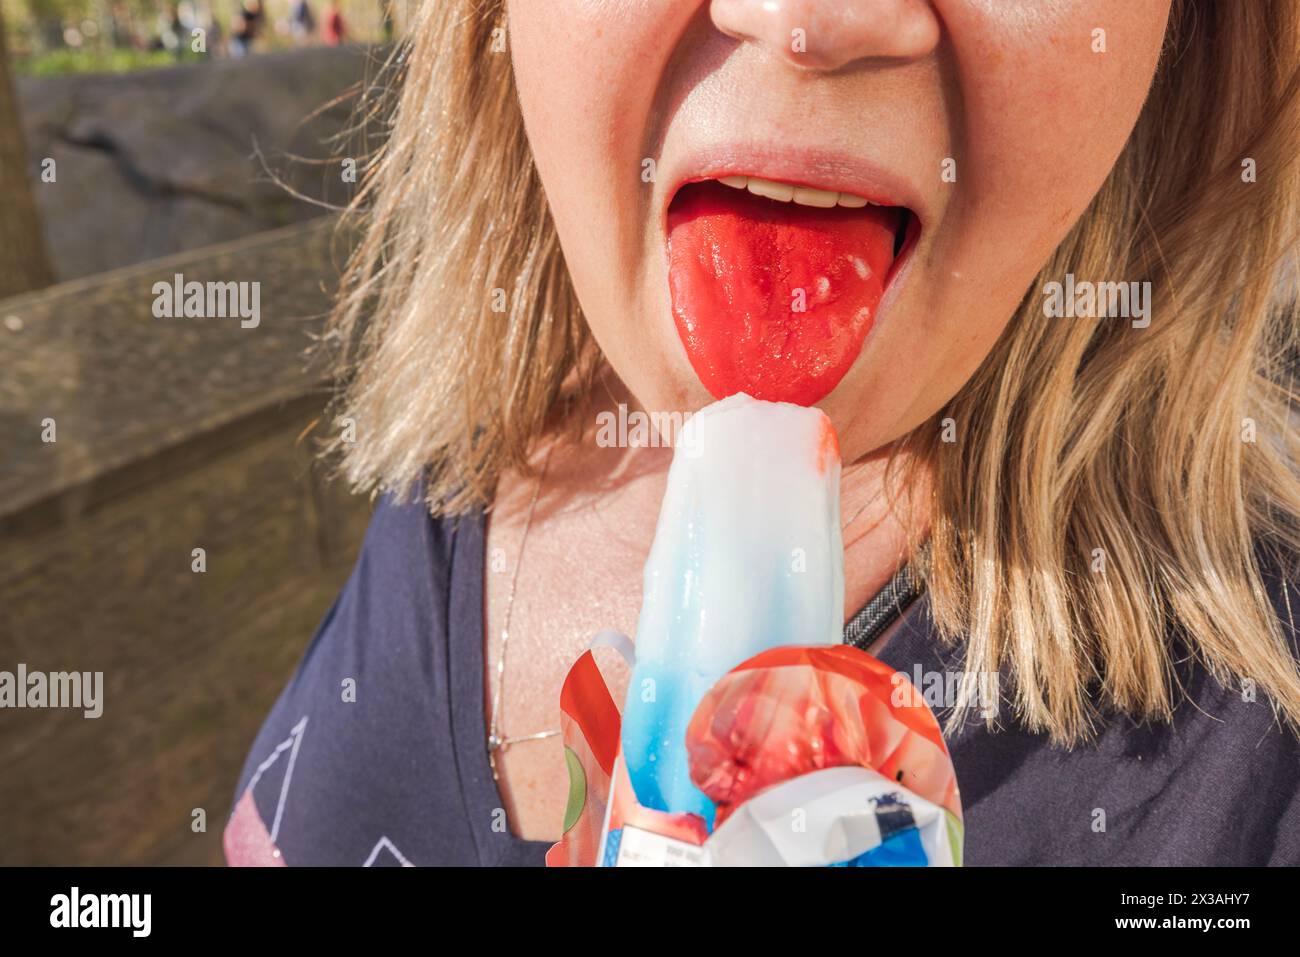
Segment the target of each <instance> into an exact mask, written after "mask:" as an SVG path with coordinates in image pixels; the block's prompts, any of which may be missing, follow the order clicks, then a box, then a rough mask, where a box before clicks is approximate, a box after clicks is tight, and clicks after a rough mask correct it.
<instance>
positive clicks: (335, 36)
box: [321, 3, 345, 47]
mask: <svg viewBox="0 0 1300 957" xmlns="http://www.w3.org/2000/svg"><path fill="white" fill-rule="evenodd" d="M344 36H345V27H344V26H343V11H341V10H340V9H339V8H338V4H336V3H331V4H329V5H328V6H327V7H326V8H325V19H324V20H323V21H322V23H321V39H322V40H324V41H325V44H326V45H327V46H332V47H336V46H338V45H339V44H340V43H342V42H343V39H344Z"/></svg>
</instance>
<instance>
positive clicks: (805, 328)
mask: <svg viewBox="0 0 1300 957" xmlns="http://www.w3.org/2000/svg"><path fill="white" fill-rule="evenodd" d="M667 226H668V284H669V291H670V294H671V297H672V309H673V320H674V322H675V323H676V325H677V334H678V335H679V336H680V337H681V340H682V345H683V346H684V347H685V349H686V354H687V356H688V357H689V359H690V362H691V365H692V366H693V367H694V369H695V373H696V375H698V376H699V377H700V381H701V382H702V383H703V384H704V387H705V388H706V389H708V390H709V392H710V393H712V395H713V396H714V397H715V398H719V399H721V398H725V397H726V396H728V395H733V394H734V393H737V392H747V393H749V394H750V395H752V396H754V397H755V398H758V399H767V400H770V401H777V402H794V403H797V404H799V405H812V404H813V403H815V402H818V401H820V400H821V399H822V398H824V397H825V396H826V395H827V394H829V393H830V392H831V390H833V389H834V388H835V386H836V385H838V384H839V381H840V379H842V378H843V377H844V375H845V373H847V372H848V371H849V367H850V366H852V365H853V363H854V361H855V360H856V359H857V357H858V354H859V353H860V352H861V351H862V344H863V342H864V341H865V340H866V337H867V334H868V333H869V332H870V331H871V327H872V325H873V324H874V323H875V320H876V311H877V308H878V306H879V305H880V300H881V297H882V296H883V295H884V293H885V289H886V288H887V287H888V285H889V282H890V281H891V280H892V279H893V277H894V276H895V275H896V274H897V272H898V268H899V265H900V263H902V262H903V260H904V259H905V258H906V256H907V254H908V253H909V252H910V250H911V249H912V248H913V247H914V246H915V243H916V239H917V236H919V234H920V223H919V221H918V219H917V217H916V216H915V215H914V214H913V213H912V212H911V211H910V210H909V209H907V208H906V207H903V206H894V205H886V204H880V203H876V202H873V201H872V200H870V199H868V198H866V197H863V196H856V195H853V194H850V193H842V192H838V191H831V190H823V189H814V188H812V187H808V186H803V185H799V184H795V183H782V182H776V181H774V180H768V179H762V178H759V177H756V176H746V175H728V176H724V177H722V178H720V179H704V180H698V181H693V182H688V183H685V184H683V185H682V186H681V187H680V188H679V189H678V190H677V192H676V194H675V195H674V196H673V198H672V202H671V203H670V204H669V206H668V224H667Z"/></svg>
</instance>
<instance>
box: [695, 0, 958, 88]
mask: <svg viewBox="0 0 1300 957" xmlns="http://www.w3.org/2000/svg"><path fill="white" fill-rule="evenodd" d="M709 16H710V19H711V20H712V22H713V25H714V26H715V27H716V28H717V29H718V30H719V31H720V32H721V33H723V34H725V35H727V36H729V37H731V38H733V39H735V40H739V41H741V42H745V43H754V44H757V45H759V46H761V47H763V48H764V49H766V50H767V51H768V52H769V53H771V54H773V55H774V56H776V57H778V58H780V59H781V60H783V61H785V62H786V63H787V64H788V65H791V66H794V67H797V68H800V69H807V70H817V71H821V72H833V71H835V70H839V69H841V68H843V67H845V66H848V65H849V64H850V63H854V62H856V61H859V60H872V59H892V60H914V59H918V58H921V57H924V56H927V55H929V54H930V53H932V52H933V51H934V49H935V47H936V46H937V45H938V43H939V36H940V26H939V20H938V17H937V14H936V13H935V11H934V10H933V8H932V7H931V5H930V3H929V2H928V0H871V2H865V0H839V2H836V3H825V2H822V0H712V2H711V3H710V4H709Z"/></svg>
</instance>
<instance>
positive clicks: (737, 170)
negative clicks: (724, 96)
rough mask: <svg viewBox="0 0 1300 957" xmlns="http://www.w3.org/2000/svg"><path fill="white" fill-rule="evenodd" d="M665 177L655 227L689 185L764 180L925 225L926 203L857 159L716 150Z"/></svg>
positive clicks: (745, 147)
mask: <svg viewBox="0 0 1300 957" xmlns="http://www.w3.org/2000/svg"><path fill="white" fill-rule="evenodd" d="M661 173H664V174H666V177H665V179H664V181H665V182H667V183H669V184H670V188H669V189H668V191H667V192H666V194H665V195H664V197H663V199H662V204H661V208H660V211H659V212H660V223H661V225H663V226H665V227H666V225H667V214H668V206H669V204H670V203H671V202H672V200H673V197H674V196H676V195H677V191H678V190H679V189H681V188H682V187H683V186H685V185H686V184H688V183H696V182H700V181H702V180H708V179H721V178H722V177H723V176H760V177H762V178H763V179H770V180H776V181H778V182H782V183H792V184H794V185H796V186H809V187H812V188H814V189H824V190H834V191H836V192H840V193H852V194H853V195H855V196H862V197H864V198H866V199H869V200H871V201H872V202H874V203H879V204H881V205H882V206H905V207H906V208H907V209H909V210H910V211H911V212H912V214H913V215H915V216H916V217H917V219H918V220H919V221H920V223H921V224H924V223H925V222H926V221H927V216H926V210H925V201H924V199H923V197H922V195H921V191H920V189H919V188H917V186H916V184H915V183H914V182H912V181H911V180H910V179H909V178H908V177H907V176H905V175H902V174H900V173H898V172H895V171H893V170H887V169H884V168H883V167H881V166H878V165H876V164H874V163H872V162H871V161H869V160H866V159H864V158H862V157H859V156H853V155H850V154H846V153H840V152H834V151H827V150H821V149H816V148H792V147H788V146H777V145H771V144H721V145H716V146H713V147H708V148H703V149H698V150H695V151H692V152H690V153H688V154H685V155H682V156H679V157H675V158H674V159H673V160H672V161H671V163H670V168H669V169H668V170H661Z"/></svg>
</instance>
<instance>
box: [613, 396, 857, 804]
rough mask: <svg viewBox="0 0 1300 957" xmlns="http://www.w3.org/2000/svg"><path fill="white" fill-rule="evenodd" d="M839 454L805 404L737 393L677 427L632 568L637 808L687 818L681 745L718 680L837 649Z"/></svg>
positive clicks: (694, 796) (627, 735)
mask: <svg viewBox="0 0 1300 957" xmlns="http://www.w3.org/2000/svg"><path fill="white" fill-rule="evenodd" d="M839 478H840V458H839V444H838V442H837V440H836V437H835V432H834V429H833V428H832V427H831V424H830V421H829V419H827V418H826V416H825V414H824V413H822V412H821V411H820V410H818V409H815V408H805V407H803V406H797V405H792V404H788V403H780V402H764V401H760V400H757V399H753V398H751V397H749V396H748V395H745V394H743V393H740V394H736V395H733V396H730V397H728V398H726V399H723V400H722V401H720V402H716V403H714V404H713V405H710V406H708V407H706V408H704V409H703V410H701V411H700V412H698V413H697V414H696V415H695V416H694V417H692V418H691V419H690V420H689V421H688V422H687V424H686V425H685V427H684V428H683V430H682V432H681V434H680V436H679V438H678V442H677V446H676V451H675V452H674V455H673V462H672V466H671V468H670V470H669V475H668V487H667V491H666V492H665V493H664V499H663V504H662V506H661V509H660V513H659V523H658V526H657V527H656V530H655V538H654V544H653V546H652V548H651V551H650V556H649V559H648V561H647V563H646V567H645V589H644V595H643V598H642V606H641V615H640V619H639V621H638V624H637V634H636V667H635V669H634V671H633V675H632V681H631V684H630V685H629V688H628V696H627V702H626V706H625V708H624V710H623V719H622V720H623V723H622V732H621V734H622V754H623V760H624V762H625V764H626V767H627V772H628V776H629V778H630V781H631V784H632V788H633V791H634V792H635V794H636V798H637V801H638V802H639V803H640V804H641V805H642V806H644V807H647V808H651V809H653V810H658V811H667V812H689V813H693V814H698V815H700V816H701V817H703V818H704V819H705V821H706V822H707V824H708V826H709V827H710V828H712V825H713V816H714V805H713V803H712V801H710V800H709V798H708V797H707V796H705V795H704V793H703V792H701V791H700V790H699V789H698V788H697V787H696V786H695V785H694V784H693V783H692V782H691V779H690V773H689V769H688V763H687V754H686V748H685V746H684V739H685V734H686V727H687V725H688V724H689V722H690V719H691V715H692V713H693V712H694V711H695V708H696V706H697V705H698V704H699V702H700V699H701V698H702V697H703V696H704V694H705V693H706V692H707V691H708V690H709V688H710V687H711V686H712V685H713V684H714V683H715V682H716V681H717V680H718V679H719V678H720V677H722V676H723V675H724V674H726V673H727V672H728V671H729V670H731V669H732V668H734V667H735V666H736V665H738V664H740V663H741V662H743V661H745V660H747V659H749V658H751V657H752V656H754V655H756V654H758V653H759V652H761V651H765V650H767V649H769V648H774V647H777V646H780V645H832V644H837V643H838V642H840V640H841V632H842V627H843V612H844V568H843V563H844V549H843V544H842V541H841V538H840V516H839V509H840V506H839V500H840V496H839Z"/></svg>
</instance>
